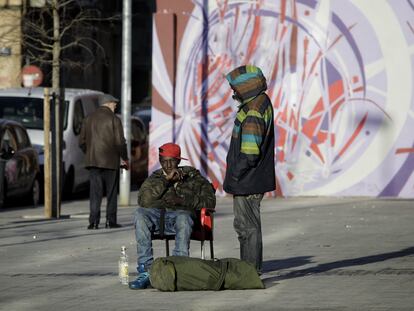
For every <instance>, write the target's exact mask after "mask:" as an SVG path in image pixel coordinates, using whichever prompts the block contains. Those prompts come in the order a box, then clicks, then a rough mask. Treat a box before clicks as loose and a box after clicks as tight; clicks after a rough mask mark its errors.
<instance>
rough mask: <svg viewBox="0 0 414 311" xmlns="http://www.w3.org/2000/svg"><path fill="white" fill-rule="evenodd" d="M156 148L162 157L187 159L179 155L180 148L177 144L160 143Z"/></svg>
mask: <svg viewBox="0 0 414 311" xmlns="http://www.w3.org/2000/svg"><path fill="white" fill-rule="evenodd" d="M158 150H159V152H160V156H162V157H171V158H176V159H180V160H188V159H186V158H182V157H181V148H180V146H178V145H177V144H174V143H166V144H164V145H162V146H161V147H160V148H159V149H158Z"/></svg>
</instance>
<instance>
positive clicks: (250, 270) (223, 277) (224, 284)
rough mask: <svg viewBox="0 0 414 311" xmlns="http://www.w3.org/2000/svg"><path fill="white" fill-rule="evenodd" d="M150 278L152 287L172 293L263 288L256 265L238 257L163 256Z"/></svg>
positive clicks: (158, 259) (154, 264) (155, 265)
mask: <svg viewBox="0 0 414 311" xmlns="http://www.w3.org/2000/svg"><path fill="white" fill-rule="evenodd" d="M150 281H151V285H152V287H154V288H157V289H159V290H161V291H171V292H173V291H182V290H221V289H263V288H264V285H263V282H262V280H261V279H260V277H259V275H258V274H257V272H256V269H255V267H254V266H253V265H251V264H249V263H248V262H245V261H243V260H240V259H235V258H225V259H220V260H202V259H199V258H190V257H179V256H171V257H160V258H157V259H156V260H155V261H154V263H153V264H152V267H151V270H150Z"/></svg>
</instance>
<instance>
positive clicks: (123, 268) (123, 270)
mask: <svg viewBox="0 0 414 311" xmlns="http://www.w3.org/2000/svg"><path fill="white" fill-rule="evenodd" d="M118 276H119V282H120V283H121V284H122V285H128V256H127V254H126V247H125V246H122V247H121V256H120V257H119V261H118Z"/></svg>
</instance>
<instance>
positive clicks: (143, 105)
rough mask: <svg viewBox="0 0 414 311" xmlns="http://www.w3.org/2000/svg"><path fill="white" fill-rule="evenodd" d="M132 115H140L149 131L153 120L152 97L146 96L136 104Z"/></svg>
mask: <svg viewBox="0 0 414 311" xmlns="http://www.w3.org/2000/svg"><path fill="white" fill-rule="evenodd" d="M132 115H134V116H136V117H139V118H140V119H141V120H142V121H143V122H144V124H145V128H146V130H147V133H149V125H150V122H151V97H145V98H144V99H143V100H142V101H141V102H140V103H139V104H138V105H136V106H135V109H134V112H133V113H132Z"/></svg>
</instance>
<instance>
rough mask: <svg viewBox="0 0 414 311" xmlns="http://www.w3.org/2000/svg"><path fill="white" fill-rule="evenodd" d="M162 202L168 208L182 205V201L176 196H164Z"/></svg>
mask: <svg viewBox="0 0 414 311" xmlns="http://www.w3.org/2000/svg"><path fill="white" fill-rule="evenodd" d="M163 200H164V202H165V203H167V204H168V205H170V206H177V205H183V203H184V199H183V198H180V197H178V196H176V195H166V196H164V198H163Z"/></svg>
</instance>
